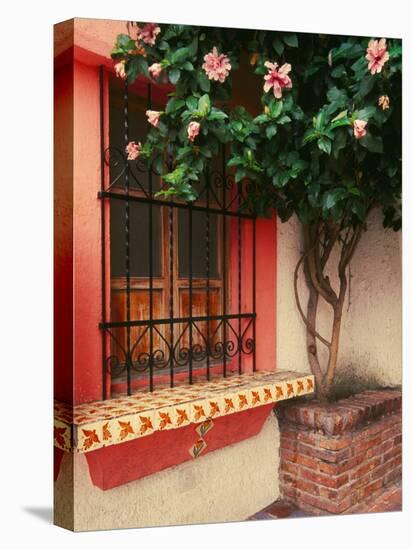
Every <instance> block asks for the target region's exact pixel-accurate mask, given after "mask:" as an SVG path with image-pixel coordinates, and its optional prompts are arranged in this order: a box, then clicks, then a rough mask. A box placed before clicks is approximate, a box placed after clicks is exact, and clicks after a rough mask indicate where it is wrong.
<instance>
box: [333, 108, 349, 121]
mask: <svg viewBox="0 0 412 550" xmlns="http://www.w3.org/2000/svg"><path fill="white" fill-rule="evenodd" d="M347 114H348V110H347V109H345V110H344V111H341V112H340V113H339V114H337V115H336V116H335V117H334V118H332V122H336V121H337V120H340V119H341V118H345V117H346V115H347Z"/></svg>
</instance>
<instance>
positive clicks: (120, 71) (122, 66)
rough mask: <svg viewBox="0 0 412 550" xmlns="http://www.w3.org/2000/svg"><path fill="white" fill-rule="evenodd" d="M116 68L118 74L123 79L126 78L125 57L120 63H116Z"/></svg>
mask: <svg viewBox="0 0 412 550" xmlns="http://www.w3.org/2000/svg"><path fill="white" fill-rule="evenodd" d="M114 70H115V71H116V76H117V77H120V78H123V80H124V79H125V78H126V62H125V60H124V59H123V60H122V61H119V63H116V64H115V66H114Z"/></svg>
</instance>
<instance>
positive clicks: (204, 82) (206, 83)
mask: <svg viewBox="0 0 412 550" xmlns="http://www.w3.org/2000/svg"><path fill="white" fill-rule="evenodd" d="M197 82H198V84H199V86H200V89H201V90H203V91H204V92H209V91H210V80H209V79H208V78H207V76H206V73H204V72H203V70H201V71H198V73H197Z"/></svg>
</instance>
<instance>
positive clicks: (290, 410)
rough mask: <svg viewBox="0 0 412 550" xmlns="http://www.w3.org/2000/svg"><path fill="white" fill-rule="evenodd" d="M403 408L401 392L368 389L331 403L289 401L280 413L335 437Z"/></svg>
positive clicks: (300, 423) (297, 422)
mask: <svg viewBox="0 0 412 550" xmlns="http://www.w3.org/2000/svg"><path fill="white" fill-rule="evenodd" d="M401 408H402V392H401V391H398V390H367V391H364V392H362V393H359V394H356V395H353V396H352V397H349V398H346V399H341V400H339V401H337V402H335V403H331V404H327V405H320V404H319V403H318V402H304V403H292V404H287V405H286V406H280V407H278V408H277V409H276V412H277V415H278V417H279V418H280V419H281V420H285V421H287V422H291V423H293V424H297V425H300V426H304V427H306V428H308V429H309V430H314V431H318V432H321V433H323V434H325V435H328V436H333V435H340V434H342V433H345V432H349V431H353V430H356V429H358V428H361V427H362V426H364V425H365V424H367V423H369V422H371V421H372V420H377V419H378V418H380V417H381V416H383V415H387V414H391V413H394V412H398V411H399V410H401Z"/></svg>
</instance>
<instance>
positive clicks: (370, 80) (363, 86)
mask: <svg viewBox="0 0 412 550" xmlns="http://www.w3.org/2000/svg"><path fill="white" fill-rule="evenodd" d="M375 82H376V79H375V75H367V76H365V77H364V78H362V80H361V83H360V86H359V92H358V93H357V94H356V97H357V99H362V98H363V97H365V96H367V95H368V93H369V92H370V91H371V90H372V88H373V86H374V84H375Z"/></svg>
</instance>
